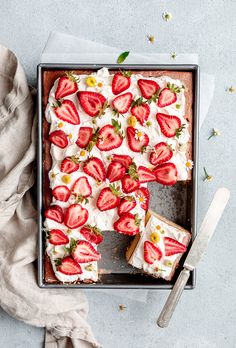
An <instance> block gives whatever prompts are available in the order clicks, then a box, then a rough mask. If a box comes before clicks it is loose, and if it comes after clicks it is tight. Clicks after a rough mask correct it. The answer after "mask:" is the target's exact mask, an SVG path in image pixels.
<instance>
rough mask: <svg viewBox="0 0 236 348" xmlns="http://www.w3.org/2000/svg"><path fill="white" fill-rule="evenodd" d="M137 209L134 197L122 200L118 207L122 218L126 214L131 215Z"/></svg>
mask: <svg viewBox="0 0 236 348" xmlns="http://www.w3.org/2000/svg"><path fill="white" fill-rule="evenodd" d="M135 207H136V201H135V199H134V197H133V196H126V197H124V198H122V199H121V200H120V204H119V206H118V214H119V216H121V215H122V214H124V213H129V212H130V211H131V210H132V209H134V208H135Z"/></svg>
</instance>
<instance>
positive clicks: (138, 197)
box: [137, 195, 147, 203]
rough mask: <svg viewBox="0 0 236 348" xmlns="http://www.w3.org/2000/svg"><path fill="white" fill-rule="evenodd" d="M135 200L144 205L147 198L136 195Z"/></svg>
mask: <svg viewBox="0 0 236 348" xmlns="http://www.w3.org/2000/svg"><path fill="white" fill-rule="evenodd" d="M137 200H138V202H139V203H146V200H147V198H146V197H144V196H142V195H138V196H137Z"/></svg>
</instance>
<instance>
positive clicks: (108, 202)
mask: <svg viewBox="0 0 236 348" xmlns="http://www.w3.org/2000/svg"><path fill="white" fill-rule="evenodd" d="M119 202H120V198H119V192H118V191H117V192H116V191H114V190H113V189H112V186H110V187H105V188H104V189H102V191H101V192H100V195H99V196H98V200H97V207H98V209H99V210H101V211H105V210H110V209H114V208H115V207H117V206H118V204H119Z"/></svg>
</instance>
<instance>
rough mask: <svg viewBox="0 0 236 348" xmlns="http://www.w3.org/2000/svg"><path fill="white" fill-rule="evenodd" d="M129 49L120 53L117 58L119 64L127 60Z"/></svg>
mask: <svg viewBox="0 0 236 348" xmlns="http://www.w3.org/2000/svg"><path fill="white" fill-rule="evenodd" d="M128 55H129V51H125V52H123V53H121V54H120V55H119V57H118V58H117V64H121V63H123V62H124V61H125V59H126V58H127V57H128Z"/></svg>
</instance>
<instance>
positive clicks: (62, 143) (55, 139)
mask: <svg viewBox="0 0 236 348" xmlns="http://www.w3.org/2000/svg"><path fill="white" fill-rule="evenodd" d="M49 141H51V143H53V144H54V145H56V146H58V147H61V148H62V149H64V148H65V147H66V146H67V145H68V139H67V135H66V133H65V132H63V130H61V129H60V130H55V131H53V132H52V133H50V134H49Z"/></svg>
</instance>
